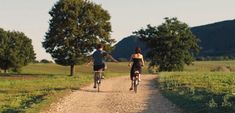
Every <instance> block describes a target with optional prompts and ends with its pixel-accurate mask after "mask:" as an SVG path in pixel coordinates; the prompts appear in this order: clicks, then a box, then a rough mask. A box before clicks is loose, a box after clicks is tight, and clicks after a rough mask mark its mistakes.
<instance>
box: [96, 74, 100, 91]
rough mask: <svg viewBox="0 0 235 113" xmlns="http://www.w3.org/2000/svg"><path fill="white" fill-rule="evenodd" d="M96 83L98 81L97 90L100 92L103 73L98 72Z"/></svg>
mask: <svg viewBox="0 0 235 113" xmlns="http://www.w3.org/2000/svg"><path fill="white" fill-rule="evenodd" d="M96 83H97V85H98V86H97V91H98V92H100V83H101V73H97V80H96Z"/></svg>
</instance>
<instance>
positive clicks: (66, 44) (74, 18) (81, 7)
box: [42, 0, 114, 76]
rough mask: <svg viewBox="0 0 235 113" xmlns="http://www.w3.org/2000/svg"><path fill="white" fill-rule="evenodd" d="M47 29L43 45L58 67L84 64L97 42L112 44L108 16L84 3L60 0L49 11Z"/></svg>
mask: <svg viewBox="0 0 235 113" xmlns="http://www.w3.org/2000/svg"><path fill="white" fill-rule="evenodd" d="M49 14H50V15H51V17H52V18H51V20H50V27H49V30H48V32H47V33H46V36H45V40H44V42H43V43H42V44H43V47H44V48H45V49H46V52H48V53H50V54H51V56H52V57H53V59H54V61H55V62H56V63H57V64H60V65H64V66H70V75H71V76H72V75H74V66H75V65H79V64H83V63H85V62H86V61H87V60H88V58H87V56H88V55H89V54H90V53H91V52H92V51H93V50H94V48H95V45H96V44H97V43H103V44H104V45H109V46H110V45H111V44H112V43H114V40H113V39H110V32H111V24H110V22H109V20H110V15H109V14H108V12H107V11H106V10H104V9H102V7H101V6H100V5H97V4H95V3H92V2H90V1H84V0H59V1H58V2H57V3H56V4H55V5H54V7H53V8H52V10H51V11H50V12H49Z"/></svg>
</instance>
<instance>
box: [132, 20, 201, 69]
mask: <svg viewBox="0 0 235 113" xmlns="http://www.w3.org/2000/svg"><path fill="white" fill-rule="evenodd" d="M134 34H136V35H137V36H139V37H140V39H142V40H143V41H145V42H146V43H147V46H149V48H150V51H149V53H148V57H149V58H150V59H151V63H150V66H159V69H160V71H182V70H183V69H184V65H185V64H187V65H189V64H191V63H192V62H193V60H194V56H195V55H196V54H197V53H198V52H199V46H198V42H199V40H198V38H196V37H195V36H194V35H193V33H192V32H191V31H190V28H189V26H188V25H187V24H186V23H183V22H180V21H179V20H178V19H177V18H165V22H164V23H163V24H162V25H160V26H158V27H154V26H151V25H148V26H147V28H146V29H140V30H139V31H136V32H134Z"/></svg>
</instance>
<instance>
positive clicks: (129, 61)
mask: <svg viewBox="0 0 235 113" xmlns="http://www.w3.org/2000/svg"><path fill="white" fill-rule="evenodd" d="M131 62H132V55H131V58H130V60H129V64H128V66H131Z"/></svg>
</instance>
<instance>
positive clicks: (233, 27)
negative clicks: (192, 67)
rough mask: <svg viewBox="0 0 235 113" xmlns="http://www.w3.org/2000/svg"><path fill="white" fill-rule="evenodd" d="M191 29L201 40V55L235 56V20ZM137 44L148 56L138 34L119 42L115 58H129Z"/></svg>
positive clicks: (114, 52) (114, 54)
mask: <svg viewBox="0 0 235 113" xmlns="http://www.w3.org/2000/svg"><path fill="white" fill-rule="evenodd" d="M191 30H192V32H193V34H194V35H196V36H197V37H198V38H199V39H200V40H201V42H200V44H199V45H200V46H201V48H202V49H201V51H200V53H199V56H203V57H205V56H211V57H216V56H235V20H228V21H222V22H216V23H213V24H208V25H202V26H197V27H192V29H191ZM137 46H138V47H141V48H142V49H143V51H144V53H143V54H144V55H145V56H146V53H147V52H146V50H147V47H146V45H145V44H144V43H143V42H141V41H140V40H139V39H138V38H137V37H136V36H129V37H126V38H124V39H123V40H121V41H120V42H118V43H117V44H116V45H115V49H114V51H113V52H112V54H113V56H114V57H115V58H125V59H129V57H130V55H131V54H132V53H133V51H134V49H135V47H137Z"/></svg>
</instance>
